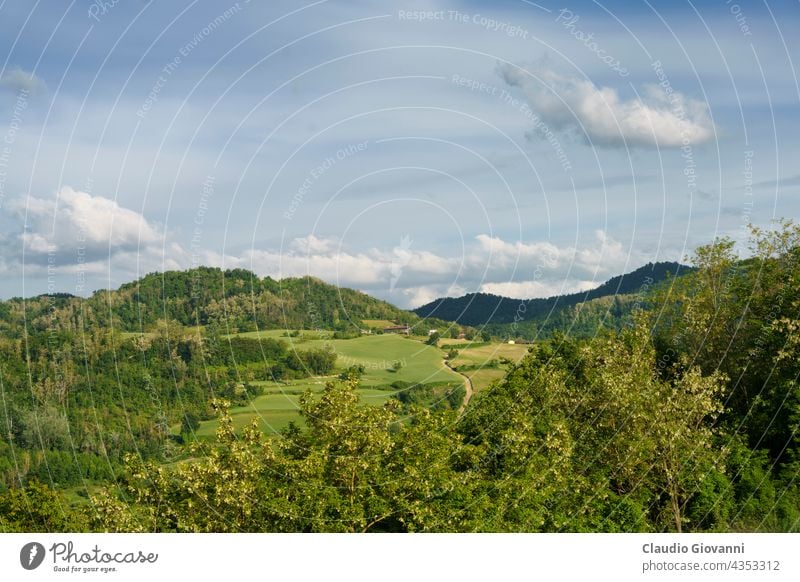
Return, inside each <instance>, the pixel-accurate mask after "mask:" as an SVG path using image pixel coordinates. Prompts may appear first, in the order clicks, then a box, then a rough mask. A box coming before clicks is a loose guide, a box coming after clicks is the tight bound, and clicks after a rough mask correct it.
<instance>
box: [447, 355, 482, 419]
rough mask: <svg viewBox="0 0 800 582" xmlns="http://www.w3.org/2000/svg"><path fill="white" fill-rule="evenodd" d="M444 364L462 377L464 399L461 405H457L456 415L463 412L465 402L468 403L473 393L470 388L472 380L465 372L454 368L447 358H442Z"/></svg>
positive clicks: (465, 407) (465, 405)
mask: <svg viewBox="0 0 800 582" xmlns="http://www.w3.org/2000/svg"><path fill="white" fill-rule="evenodd" d="M444 365H445V366H446V367H448V368H450V369H451V370H452V371H453V372H455V373H456V374H458V375H459V376H461V377H462V378H464V401H463V402H462V403H461V406H459V407H458V416H461V415H462V414H464V411H465V410H466V409H467V404H469V401H470V399H471V398H472V395H473V394H474V393H475V390H474V389H473V388H472V380H471V379H470V377H469V376H467V375H466V374H462V373H461V372H459V371H458V370H456V369H455V368H454V367H453V366H451V365H450V362H449V361H448V360H444Z"/></svg>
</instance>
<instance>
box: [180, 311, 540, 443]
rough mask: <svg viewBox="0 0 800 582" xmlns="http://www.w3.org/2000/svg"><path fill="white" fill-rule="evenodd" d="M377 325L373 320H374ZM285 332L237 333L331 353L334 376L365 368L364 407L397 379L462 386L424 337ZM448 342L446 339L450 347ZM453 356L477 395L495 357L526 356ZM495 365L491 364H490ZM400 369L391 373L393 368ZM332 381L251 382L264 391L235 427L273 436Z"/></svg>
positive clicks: (480, 352)
mask: <svg viewBox="0 0 800 582" xmlns="http://www.w3.org/2000/svg"><path fill="white" fill-rule="evenodd" d="M375 321H378V320H375ZM284 333H285V331H284V330H266V331H260V332H247V333H242V334H240V335H241V336H242V337H249V338H276V339H281V340H284V341H286V342H287V343H289V345H290V346H292V347H294V348H295V349H297V350H306V349H312V348H319V347H324V346H328V347H330V348H332V349H333V350H335V351H336V353H337V355H338V358H337V360H336V370H335V374H338V373H340V372H341V371H343V370H345V369H346V368H349V367H350V366H355V365H362V366H364V369H365V371H364V375H363V376H362V378H361V384H360V387H359V394H360V395H361V398H362V402H363V403H364V404H365V405H369V406H380V405H381V404H383V403H384V402H386V400H387V399H389V398H391V397H392V396H393V395H394V394H396V392H395V391H394V390H392V389H391V388H390V385H391V384H392V383H393V382H395V381H397V380H401V381H403V382H407V383H408V384H409V385H411V384H429V383H442V382H449V383H462V382H463V378H462V377H461V376H460V375H459V374H456V373H455V372H453V371H452V370H450V369H448V368H447V367H445V366H444V365H443V363H442V360H443V358H444V354H445V351H444V350H442V349H441V348H436V347H433V346H429V345H426V344H425V343H424V341H421V340H424V339H426V338H418V339H415V338H409V337H405V336H401V335H394V334H384V335H364V336H361V337H357V338H353V339H347V340H334V339H331V337H332V335H333V334H332V333H331V332H316V331H302V332H301V334H300V336H298V337H284V336H283V334H284ZM452 341H453V340H448V341H447V343H448V344H450V343H451V342H452ZM457 349H458V350H459V353H458V356H457V357H456V358H454V359H453V361H452V364H453V366H455V367H463V370H462V372H463V374H464V375H466V376H468V377H469V378H470V380H472V384H473V388H474V389H475V390H476V391H480V390H482V389H484V388H486V387H487V386H489V384H491V383H492V382H494V381H495V380H499V379H501V378H502V377H503V375H504V373H505V366H504V365H502V364H500V363H499V360H500V358H507V359H509V360H511V361H513V362H518V361H519V360H520V359H522V357H523V356H524V355H525V354H526V353H527V351H528V346H526V345H518V344H515V345H509V344H506V343H497V342H495V343H489V344H486V343H482V342H472V343H469V342H465V343H463V344H461V343H459V345H458V346H457ZM493 360H494V363H493ZM395 362H400V363H401V366H400V368H399V369H398V370H397V371H393V367H394V363H395ZM331 379H333V378H332V377H327V378H306V379H303V380H297V381H293V382H290V383H277V382H272V381H260V382H254V383H255V384H259V385H260V386H261V387H262V388H263V389H264V394H263V395H262V396H258V397H257V398H254V399H253V401H252V402H251V403H250V404H249V405H247V406H239V407H235V408H232V409H231V416H232V417H233V422H234V426H235V427H236V428H237V429H241V428H242V427H244V426H245V425H247V424H249V423H250V422H252V420H253V419H254V418H255V419H257V420H258V424H259V426H260V427H261V429H262V430H263V431H264V432H265V433H267V434H276V433H278V432H280V431H281V430H282V429H284V428H285V427H286V426H287V425H288V424H289V423H290V422H291V421H295V422H298V423H299V422H300V420H301V418H300V415H299V414H298V411H299V408H300V407H299V398H300V395H301V394H303V393H304V392H306V391H307V390H311V391H312V392H321V391H322V389H323V388H324V386H325V382H326V381H329V380H331ZM216 428H217V421H215V420H212V421H207V422H203V423H201V425H200V428H199V429H198V430H197V432H196V434H197V436H198V437H199V438H210V437H212V436H213V434H214V431H215V430H216Z"/></svg>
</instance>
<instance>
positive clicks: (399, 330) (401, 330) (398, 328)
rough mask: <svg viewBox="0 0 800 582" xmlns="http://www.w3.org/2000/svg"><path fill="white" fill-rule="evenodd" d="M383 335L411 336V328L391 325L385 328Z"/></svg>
mask: <svg viewBox="0 0 800 582" xmlns="http://www.w3.org/2000/svg"><path fill="white" fill-rule="evenodd" d="M383 333H404V334H406V335H409V334H411V326H410V325H390V326H389V327H384V328H383Z"/></svg>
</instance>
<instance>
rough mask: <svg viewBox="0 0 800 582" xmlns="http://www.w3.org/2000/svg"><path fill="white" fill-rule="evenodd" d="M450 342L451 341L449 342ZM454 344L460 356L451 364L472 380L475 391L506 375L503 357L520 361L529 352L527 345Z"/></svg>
mask: <svg viewBox="0 0 800 582" xmlns="http://www.w3.org/2000/svg"><path fill="white" fill-rule="evenodd" d="M448 343H449V342H448ZM474 345H475V347H470V346H469V345H463V346H457V347H456V346H454V347H456V349H457V350H458V356H457V357H455V358H453V359H452V360H451V362H450V363H451V365H452V366H453V367H454V368H456V369H458V371H459V372H461V373H462V374H464V375H465V376H467V377H469V379H470V380H472V386H473V388H474V389H475V391H476V392H477V391H480V390H483V389H484V388H486V387H487V386H489V384H491V383H492V382H494V381H495V380H500V379H501V378H502V377H503V376H504V375H505V369H506V366H505V365H504V364H503V363H502V362H501V361H500V360H501V359H502V358H505V359H508V360H511V361H512V362H515V363H516V362H519V361H520V360H521V359H522V358H523V356H524V355H525V354H527V353H528V347H529V346H527V345H521V344H506V343H491V344H488V345H482V344H474Z"/></svg>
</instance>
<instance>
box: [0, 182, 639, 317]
mask: <svg viewBox="0 0 800 582" xmlns="http://www.w3.org/2000/svg"><path fill="white" fill-rule="evenodd" d="M9 208H10V209H12V210H15V211H16V213H17V216H18V217H19V218H20V223H22V219H23V218H25V221H24V228H22V224H21V227H20V229H19V231H18V232H17V233H12V234H10V235H6V236H5V237H2V238H0V271H2V272H5V273H6V274H10V273H15V274H16V273H25V274H26V275H28V276H43V275H45V274H46V275H47V276H48V279H49V277H50V275H51V272H55V273H58V274H61V275H64V276H69V277H72V276H75V277H78V278H85V277H87V276H95V278H94V279H93V282H94V283H95V285H90V284H87V285H86V286H85V288H84V287H83V286H82V285H81V286H77V285H76V287H75V289H78V291H79V292H81V291H83V292H88V291H89V290H90V289H91V288H96V287H97V286H100V285H102V284H103V283H104V282H106V281H108V280H109V279H110V280H112V281H115V282H116V283H121V282H125V281H130V280H133V279H134V278H136V277H137V276H140V275H141V274H143V273H147V272H152V271H165V270H173V269H187V268H190V267H194V266H198V265H208V266H218V267H222V266H224V267H226V268H231V267H242V268H247V269H251V270H252V271H254V272H255V273H257V274H258V275H259V276H266V275H269V276H271V277H273V278H278V279H280V278H285V277H300V276H306V275H311V276H314V277H318V278H320V279H323V280H324V281H327V282H329V283H331V284H334V285H339V286H342V287H352V288H356V289H360V290H362V291H364V292H367V293H369V294H371V295H374V296H376V297H380V298H382V299H386V300H388V301H391V302H393V303H395V304H396V305H398V306H400V307H416V306H419V305H422V304H424V303H428V302H430V301H432V300H434V299H437V298H439V297H442V296H460V295H464V294H465V293H470V292H476V291H483V292H486V293H494V294H499V295H505V296H510V297H516V298H530V297H546V296H551V295H555V294H558V293H566V292H574V291H581V290H585V289H589V288H591V287H594V286H596V285H598V284H599V283H601V282H603V281H605V280H606V279H608V278H609V277H610V276H612V275H616V274H619V273H622V272H624V271H625V270H626V269H628V268H630V267H631V266H638V265H639V264H643V263H644V262H646V260H645V257H641V256H639V255H634V256H631V255H630V253H629V252H628V251H627V250H626V248H625V247H624V246H623V245H622V244H621V243H620V242H618V241H616V240H614V239H613V238H611V237H610V236H608V234H607V233H606V232H604V231H597V232H595V234H594V237H593V239H591V240H586V241H582V242H581V244H578V245H557V244H553V243H552V242H548V241H532V242H527V241H508V240H504V239H503V238H501V237H498V236H491V235H488V234H479V235H477V236H476V237H474V239H472V240H471V241H470V242H468V243H467V245H466V247H465V248H464V249H463V254H459V255H458V256H448V255H443V254H437V253H435V252H432V251H430V250H425V249H418V248H415V243H414V241H413V240H412V239H411V238H410V237H403V238H402V239H400V240H399V242H398V244H396V245H390V246H388V247H386V248H378V247H371V248H351V247H349V246H348V245H345V244H344V243H343V241H342V240H341V239H339V238H336V237H327V236H321V235H313V234H312V235H308V236H305V237H298V238H295V239H293V240H291V241H289V242H288V244H286V245H285V246H284V248H252V249H248V250H245V251H241V252H237V253H234V254H221V253H219V252H216V251H212V250H206V249H199V248H195V247H194V246H192V247H191V248H189V247H186V246H184V245H182V244H180V243H179V242H178V240H179V239H178V237H177V235H176V234H175V233H170V232H167V231H165V230H163V229H161V228H160V227H158V226H157V225H155V224H153V223H151V222H150V221H148V220H147V219H146V218H145V217H144V216H143V215H142V214H140V213H139V212H136V211H134V210H131V209H128V208H123V207H121V206H120V205H119V204H118V203H117V202H116V201H114V200H111V199H109V198H105V197H103V196H100V195H92V194H89V193H87V192H81V191H77V190H74V189H73V188H70V187H68V186H65V187H64V188H62V189H61V190H60V191H59V192H58V194H57V196H54V197H52V198H39V197H35V196H32V197H28V198H26V199H24V200H17V201H16V202H14V203H12V204H10V205H9ZM81 280H83V279H81ZM59 289H60V287H59Z"/></svg>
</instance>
